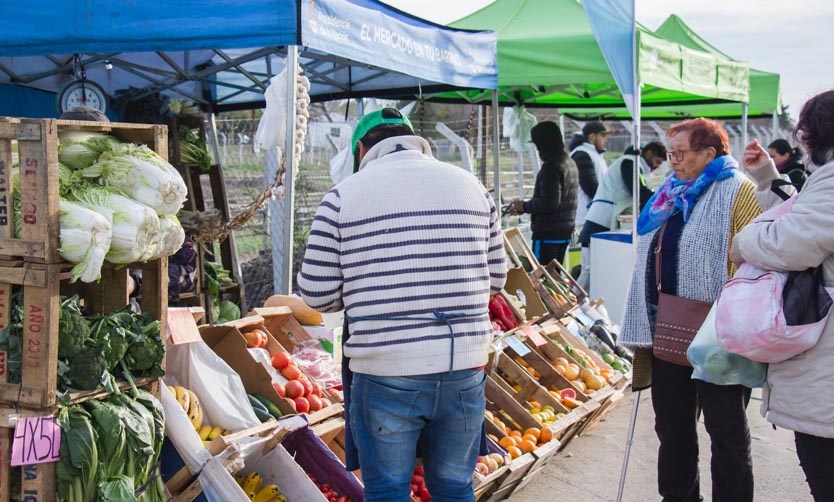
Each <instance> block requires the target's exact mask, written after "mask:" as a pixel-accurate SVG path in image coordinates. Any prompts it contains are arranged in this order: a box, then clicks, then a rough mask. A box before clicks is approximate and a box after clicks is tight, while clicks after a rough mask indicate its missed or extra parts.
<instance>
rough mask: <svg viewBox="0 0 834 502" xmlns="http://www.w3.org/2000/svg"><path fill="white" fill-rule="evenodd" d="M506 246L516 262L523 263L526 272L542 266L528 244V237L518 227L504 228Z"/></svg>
mask: <svg viewBox="0 0 834 502" xmlns="http://www.w3.org/2000/svg"><path fill="white" fill-rule="evenodd" d="M504 247H507V248H509V249H510V250H511V251H512V253H513V258H514V261H515V262H516V263H519V264H521V267H522V268H523V269H524V271H525V272H528V273H529V272H532V271H533V269H535V268H537V267H538V268H540V267H541V264H540V263H539V260H537V259H536V255H535V254H533V250H532V249H530V245H529V244H527V239H525V238H524V234H522V233H521V230H519V229H518V227H513V228H508V229H507V230H504Z"/></svg>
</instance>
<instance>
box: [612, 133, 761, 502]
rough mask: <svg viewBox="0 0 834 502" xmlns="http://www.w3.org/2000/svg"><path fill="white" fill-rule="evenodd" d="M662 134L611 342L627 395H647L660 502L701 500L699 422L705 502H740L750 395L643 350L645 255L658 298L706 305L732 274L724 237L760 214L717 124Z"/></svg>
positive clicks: (746, 484)
mask: <svg viewBox="0 0 834 502" xmlns="http://www.w3.org/2000/svg"><path fill="white" fill-rule="evenodd" d="M666 134H667V136H668V138H669V140H670V143H669V151H668V160H669V162H670V163H671V165H672V170H673V173H672V174H671V175H670V176H669V177H667V178H666V180H665V181H664V182H663V184H662V185H661V186H660V188H658V190H657V192H655V194H654V195H653V196H652V197H651V198H650V199H649V201H648V202H647V203H646V206H645V207H644V208H643V211H642V212H641V213H640V216H639V217H638V218H637V222H636V223H637V234H638V240H637V250H636V258H635V262H634V269H633V272H632V277H631V285H630V287H629V291H628V295H627V298H626V307H625V313H624V316H623V324H622V330H621V334H620V339H619V340H618V343H620V344H622V345H626V346H629V347H632V348H634V350H635V353H634V369H633V380H632V389H634V390H641V389H645V388H646V387H649V386H651V394H652V406H653V408H654V413H655V431H656V433H657V437H658V439H659V440H660V447H659V449H658V457H657V483H658V492H659V493H660V495H661V497H662V498H663V500H664V501H697V500H701V498H700V497H701V494H700V481H699V479H700V478H699V469H698V433H697V426H698V421H699V417H700V415H701V413H703V419H704V425H705V427H706V430H707V433H708V434H709V436H710V441H711V452H712V457H711V473H712V500H713V501H715V502H727V501H731V502H749V501H752V500H753V465H752V458H751V453H750V429H749V427H748V425H747V415H746V411H745V408H746V407H747V403H748V401H749V399H750V392H751V391H750V389H749V388H746V387H743V386H741V385H714V384H711V383H708V382H704V381H702V380H697V379H693V378H692V367H690V366H679V365H676V364H673V363H670V362H667V361H664V360H661V359H658V358H656V357H654V355H653V354H652V345H653V341H654V340H653V337H654V332H655V323H656V320H657V306H658V284H657V282H658V277H657V274H656V272H655V261H656V260H655V254H654V250H655V249H656V248H657V247H658V245H660V248H661V250H660V257H661V258H660V259H661V263H660V265H661V273H660V276H661V277H660V280H661V281H662V284H661V287H662V291H663V292H664V293H668V294H672V295H676V296H679V297H684V298H689V299H692V300H699V301H703V302H714V301H715V299H716V298H717V297H718V293H719V291H720V290H721V286H723V285H724V283H725V282H726V281H727V279H728V278H729V277H731V276H732V274H733V273H734V272H735V267H734V266H733V264H732V263H730V261H729V260H728V257H727V251H728V250H729V248H730V243H731V242H732V238H733V236H734V235H735V234H736V233H737V232H738V230H739V229H741V228H742V227H744V226H745V225H746V224H747V223H748V222H750V221H751V220H752V219H753V218H755V217H756V216H757V215H758V214H760V210H759V206H758V204H757V203H756V199H755V196H754V191H755V186H754V184H753V182H751V181H750V180H749V179H748V178H747V176H745V175H744V174H743V173H742V172H740V171H739V170H738V169H737V166H738V163H737V162H736V161H735V159H733V157H731V156H730V147H729V140H728V138H727V133H726V131H725V130H724V128H723V127H722V126H721V125H720V124H719V123H717V122H715V121H713V120H709V119H704V118H697V119H692V120H686V121H684V122H682V123H680V124H678V125H675V126H674V127H672V128H671V129H669V130H668V131H667V133H666ZM661 228H662V229H663V231H662V232H661V231H660V230H661ZM660 236H662V238H663V241H662V243H659V242H658V239H659V237H660Z"/></svg>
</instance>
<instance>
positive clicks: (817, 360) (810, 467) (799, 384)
mask: <svg viewBox="0 0 834 502" xmlns="http://www.w3.org/2000/svg"><path fill="white" fill-rule="evenodd" d="M794 137H795V138H796V140H797V141H798V142H799V143H800V144H801V145H802V146H803V148H805V151H807V152H808V154H809V157H810V161H811V162H810V164H809V166H808V167H809V168H811V174H810V175H809V176H808V180H807V181H806V182H805V188H804V189H803V190H802V192H800V193H799V194H798V195H796V200H795V201H794V203H793V206H792V207H791V208H790V210H789V211H788V212H787V213H786V214H785V215H783V216H782V217H780V218H778V219H776V220H775V221H770V222H756V223H755V224H753V225H750V226H748V227H746V228H745V229H744V230H742V231H741V232H740V233H739V234H738V235H737V236H736V238H735V240H734V241H733V247H732V249H731V252H730V257H731V258H732V259H733V261H734V262H735V263H739V264H740V263H742V262H748V263H750V264H752V265H755V266H756V267H760V268H763V269H765V270H776V271H785V272H788V271H793V270H806V269H808V268H812V267H819V266H820V265H821V266H822V271H823V280H824V284H825V286H826V287H830V286H834V232H832V231H831V227H832V225H834V216H832V215H834V90H831V91H827V92H823V93H821V94H818V95H816V96H814V97H813V98H811V99H810V100H808V102H807V103H805V105H804V106H803V107H802V111H801V112H800V113H799V122H797V124H796V132H795V133H794ZM743 162H744V169H745V170H746V171H747V172H748V173H749V174H750V176H751V177H753V179H754V180H755V181H756V183H757V184H758V189H757V191H756V198H757V199H758V200H759V204H760V205H761V206H762V208H763V209H767V208H770V207H773V206H775V205H776V204H778V203H780V202H781V201H782V199H781V198H779V197H777V196H776V194H775V193H773V189H772V186H773V185H772V183H773V181H774V180H777V179H778V178H779V172H778V171H777V169H776V165H775V164H774V162H773V159H771V158H770V157H769V156H768V154H767V152H766V151H765V149H764V148H762V147H761V145H759V144H758V142H756V141H755V140H754V141H753V142H751V143H750V144H749V145H747V148H745V150H744V161H743ZM781 189H782V190H785V191H787V192H788V193H791V192H793V188H792V187H786V188H784V187H783V188H781ZM832 364H834V323H831V322H829V323H828V324H827V325H826V326H825V330H824V331H823V333H822V335H821V336H820V339H819V341H818V342H817V344H816V346H814V347H813V348H812V349H810V350H808V351H806V352H803V353H802V354H799V355H798V356H796V357H793V358H791V359H788V360H787V361H783V362H781V363H773V364H770V365H769V366H768V370H767V381H766V382H765V385H764V388H763V389H762V413H763V414H765V415H766V416H767V419H768V421H769V422H771V423H773V424H774V425H778V426H780V427H784V428H786V429H789V430H792V431H794V435H795V440H796V454H797V456H798V457H799V463H800V464H801V465H802V470H803V471H804V472H805V478H806V479H807V481H808V485H809V486H810V489H811V494H812V495H813V497H814V500H816V501H822V500H826V501H830V500H834V469H832V468H831V459H832V458H834V392H832V391H831V389H832V387H834V372H832V371H830V369H829V368H830V367H831V365H832Z"/></svg>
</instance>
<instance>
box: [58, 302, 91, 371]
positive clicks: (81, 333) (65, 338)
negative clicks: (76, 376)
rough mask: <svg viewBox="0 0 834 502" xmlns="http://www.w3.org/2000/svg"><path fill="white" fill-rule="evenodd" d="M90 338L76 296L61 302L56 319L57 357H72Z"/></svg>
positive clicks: (88, 327)
mask: <svg viewBox="0 0 834 502" xmlns="http://www.w3.org/2000/svg"><path fill="white" fill-rule="evenodd" d="M89 337H90V325H89V324H88V323H87V319H85V318H84V316H83V315H82V314H81V307H80V306H79V305H78V295H75V296H72V297H70V298H67V299H66V300H64V301H63V302H61V311H60V314H59V317H58V357H59V358H61V359H65V358H68V357H73V356H75V355H76V354H78V353H79V352H81V349H83V348H84V342H86V341H87V339H88V338H89Z"/></svg>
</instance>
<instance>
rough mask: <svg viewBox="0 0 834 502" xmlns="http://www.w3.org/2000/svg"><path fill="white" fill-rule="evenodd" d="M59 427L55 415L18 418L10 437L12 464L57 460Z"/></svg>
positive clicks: (30, 463) (59, 444)
mask: <svg viewBox="0 0 834 502" xmlns="http://www.w3.org/2000/svg"><path fill="white" fill-rule="evenodd" d="M60 448H61V427H60V426H58V424H57V423H55V417H54V416H49V417H29V418H21V419H18V421H17V424H16V425H15V428H14V437H13V438H12V459H11V460H12V461H11V465H12V466H17V465H32V464H45V463H48V462H57V461H58V460H59V456H58V451H59V450H60Z"/></svg>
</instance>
